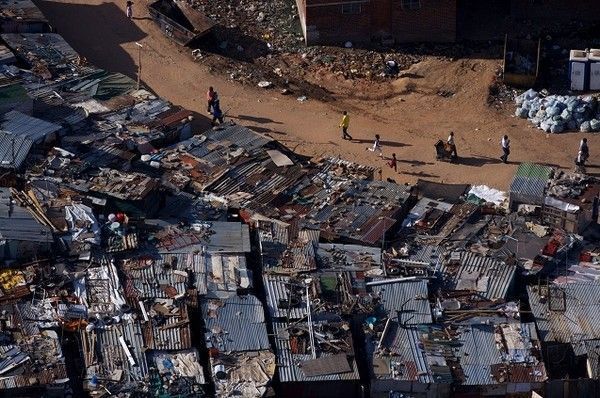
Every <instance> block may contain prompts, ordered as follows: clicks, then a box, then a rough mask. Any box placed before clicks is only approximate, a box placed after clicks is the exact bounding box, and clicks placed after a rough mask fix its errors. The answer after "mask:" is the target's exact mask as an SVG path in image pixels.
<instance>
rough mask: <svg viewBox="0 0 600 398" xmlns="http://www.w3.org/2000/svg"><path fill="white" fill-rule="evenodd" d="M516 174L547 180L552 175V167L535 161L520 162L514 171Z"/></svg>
mask: <svg viewBox="0 0 600 398" xmlns="http://www.w3.org/2000/svg"><path fill="white" fill-rule="evenodd" d="M515 175H516V176H520V177H527V178H531V179H539V180H542V181H547V180H548V178H550V175H552V167H548V166H543V165H541V164H535V163H521V164H520V165H519V167H518V168H517V171H516V173H515Z"/></svg>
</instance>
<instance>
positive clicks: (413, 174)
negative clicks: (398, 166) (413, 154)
mask: <svg viewBox="0 0 600 398" xmlns="http://www.w3.org/2000/svg"><path fill="white" fill-rule="evenodd" d="M400 174H405V175H409V176H415V177H425V178H439V177H440V176H439V175H437V174H429V173H425V172H424V171H419V172H413V171H402V172H400Z"/></svg>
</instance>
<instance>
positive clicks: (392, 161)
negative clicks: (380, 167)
mask: <svg viewBox="0 0 600 398" xmlns="http://www.w3.org/2000/svg"><path fill="white" fill-rule="evenodd" d="M388 166H390V167H391V168H392V169H394V172H396V173H397V172H398V159H396V154H395V153H392V158H391V159H390V161H389V162H388Z"/></svg>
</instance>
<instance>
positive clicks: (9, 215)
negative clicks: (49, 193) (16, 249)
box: [0, 188, 53, 243]
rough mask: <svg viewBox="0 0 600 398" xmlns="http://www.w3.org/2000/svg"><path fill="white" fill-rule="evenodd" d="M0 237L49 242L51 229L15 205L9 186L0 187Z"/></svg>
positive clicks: (24, 209)
mask: <svg viewBox="0 0 600 398" xmlns="http://www.w3.org/2000/svg"><path fill="white" fill-rule="evenodd" d="M0 237H1V238H2V239H6V240H16V241H26V242H38V243H51V242H52V241H53V237H52V231H51V230H50V228H48V227H47V226H45V225H43V224H40V223H39V222H38V221H37V220H36V219H35V218H33V216H32V215H31V213H30V212H29V210H27V209H26V208H24V207H21V206H19V205H17V204H16V203H15V202H14V201H13V199H12V195H11V193H10V189H9V188H0Z"/></svg>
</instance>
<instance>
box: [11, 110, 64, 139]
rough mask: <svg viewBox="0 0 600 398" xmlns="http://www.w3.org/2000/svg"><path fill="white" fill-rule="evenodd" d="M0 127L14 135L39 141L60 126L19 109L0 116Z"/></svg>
mask: <svg viewBox="0 0 600 398" xmlns="http://www.w3.org/2000/svg"><path fill="white" fill-rule="evenodd" d="M0 129H2V131H4V132H6V133H10V134H13V135H15V136H19V137H24V138H28V139H30V140H31V141H33V142H39V141H41V140H43V139H44V138H46V137H47V136H48V135H50V134H52V133H55V132H57V131H59V130H60V129H62V127H61V126H59V125H57V124H54V123H50V122H47V121H45V120H41V119H37V118H35V117H31V116H29V115H26V114H24V113H21V112H19V111H10V112H8V113H5V114H4V115H3V116H2V117H0Z"/></svg>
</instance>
